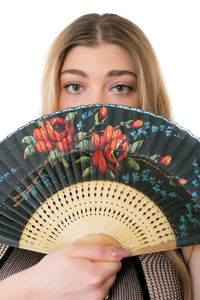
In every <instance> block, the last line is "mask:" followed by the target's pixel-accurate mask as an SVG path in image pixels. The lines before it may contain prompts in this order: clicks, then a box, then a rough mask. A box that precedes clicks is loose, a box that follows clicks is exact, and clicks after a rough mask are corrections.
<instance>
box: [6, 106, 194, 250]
mask: <svg viewBox="0 0 200 300" xmlns="http://www.w3.org/2000/svg"><path fill="white" fill-rule="evenodd" d="M199 204H200V142H199V139H198V138H196V137H194V136H192V134H191V133H189V132H188V131H187V130H185V129H183V128H181V127H180V126H179V125H178V124H176V123H174V122H170V121H168V120H167V119H165V118H163V117H161V116H158V115H155V114H152V113H149V112H146V111H142V110H139V109H136V108H129V107H125V106H116V105H103V106H102V105H98V104H96V105H89V106H80V107H75V108H69V109H66V110H64V111H59V112H55V113H53V114H50V115H48V116H44V117H41V118H39V119H37V120H35V121H32V122H30V123H29V124H28V125H26V126H24V127H22V128H20V129H18V130H17V131H16V132H15V133H13V134H11V135H10V136H8V137H7V138H6V139H5V140H3V141H2V142H1V144H0V243H2V244H8V245H11V246H14V247H20V248H25V249H29V250H34V251H39V252H43V253H50V252H52V251H55V250H56V249H59V248H61V247H64V246H65V245H69V244H79V243H82V244H84V243H86V244H87V243H90V244H95V243H96V244H104V245H110V246H113V247H121V248H124V249H126V250H128V251H131V253H132V255H139V254H143V253H150V252H155V251H164V250H170V249H175V248H177V247H183V246H187V245H193V244H197V243H200V208H199Z"/></svg>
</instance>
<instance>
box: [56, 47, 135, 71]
mask: <svg viewBox="0 0 200 300" xmlns="http://www.w3.org/2000/svg"><path fill="white" fill-rule="evenodd" d="M94 67H95V68H97V67H98V68H100V70H102V69H105V70H108V69H110V68H111V69H121V68H123V69H124V68H126V69H127V70H130V71H135V62H134V59H133V57H132V56H131V55H130V54H129V53H128V51H126V50H125V49H124V48H122V47H121V46H119V45H115V44H101V45H99V46H95V47H88V46H75V47H74V48H72V49H71V50H70V51H69V53H68V54H67V56H66V58H65V60H64V64H63V67H62V70H64V69H66V68H78V69H81V68H87V69H92V68H94Z"/></svg>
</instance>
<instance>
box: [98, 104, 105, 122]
mask: <svg viewBox="0 0 200 300" xmlns="http://www.w3.org/2000/svg"><path fill="white" fill-rule="evenodd" d="M106 115H107V108H106V107H105V106H103V107H101V108H100V110H99V120H100V121H101V120H102V119H103V118H105V116H106Z"/></svg>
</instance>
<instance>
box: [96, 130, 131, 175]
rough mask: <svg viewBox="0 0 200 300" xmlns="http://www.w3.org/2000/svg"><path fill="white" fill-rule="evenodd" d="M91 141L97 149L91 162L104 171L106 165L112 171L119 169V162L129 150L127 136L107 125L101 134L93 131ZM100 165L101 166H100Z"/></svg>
mask: <svg viewBox="0 0 200 300" xmlns="http://www.w3.org/2000/svg"><path fill="white" fill-rule="evenodd" d="M91 143H92V144H93V145H94V146H95V147H96V148H98V149H101V150H96V151H95V153H94V155H93V163H94V165H95V166H96V167H98V168H99V169H100V170H101V171H103V172H106V171H107V167H110V168H111V169H113V170H114V171H118V172H119V171H121V167H120V164H119V162H120V161H122V160H123V159H124V158H126V157H127V153H128V151H129V145H128V138H127V136H126V135H124V134H122V131H121V130H120V129H114V128H113V127H112V126H111V125H108V126H107V127H106V129H105V130H104V133H103V135H102V136H99V134H97V133H95V134H94V135H93V136H92V138H91ZM100 166H101V167H100Z"/></svg>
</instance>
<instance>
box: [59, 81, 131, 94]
mask: <svg viewBox="0 0 200 300" xmlns="http://www.w3.org/2000/svg"><path fill="white" fill-rule="evenodd" d="M75 85H76V86H78V87H79V88H80V87H81V88H83V87H82V86H81V84H79V83H76V82H70V83H67V84H65V85H64V86H63V88H64V89H68V88H69V87H72V86H75ZM119 86H121V87H123V88H126V89H128V91H126V92H115V93H116V94H119V95H122V94H128V93H129V92H131V91H132V90H133V87H132V86H129V85H127V84H125V83H117V84H116V85H114V86H113V87H112V88H111V89H114V88H116V87H119ZM81 92H82V90H81V91H78V92H76V91H74V92H71V91H69V93H70V94H76V95H79V94H80V93H81Z"/></svg>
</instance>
